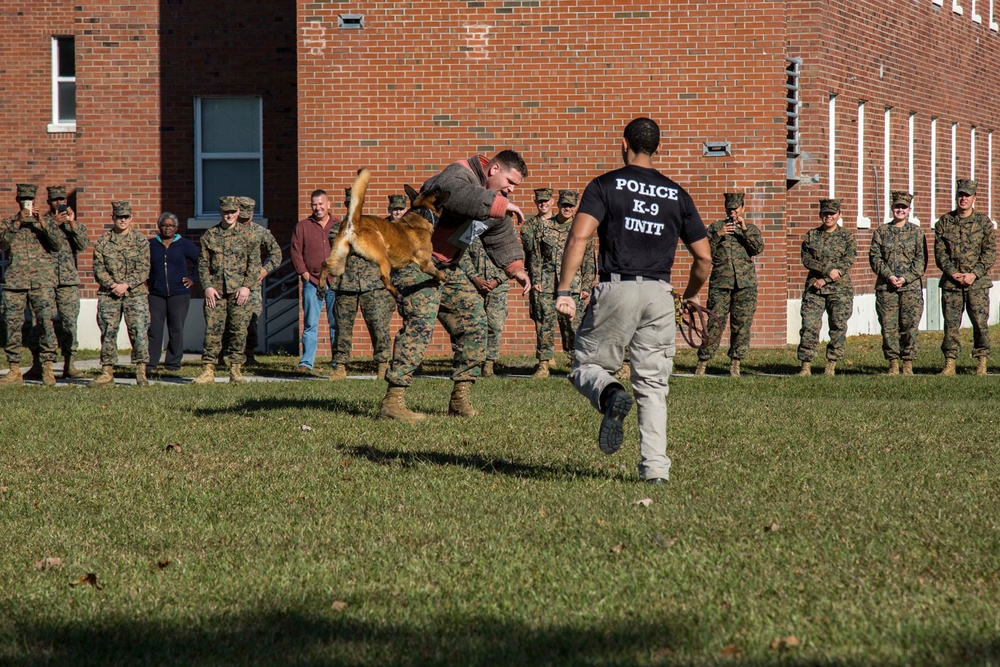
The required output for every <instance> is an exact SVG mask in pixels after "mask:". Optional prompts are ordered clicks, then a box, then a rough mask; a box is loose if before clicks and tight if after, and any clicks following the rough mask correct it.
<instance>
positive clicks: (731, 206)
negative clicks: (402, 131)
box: [723, 192, 743, 211]
mask: <svg viewBox="0 0 1000 667" xmlns="http://www.w3.org/2000/svg"><path fill="white" fill-rule="evenodd" d="M723 196H724V197H725V199H726V210H727V211H735V210H736V209H738V208H739V207H740V206H743V193H742V192H727V193H725V194H724V195H723Z"/></svg>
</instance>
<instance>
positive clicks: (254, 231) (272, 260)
mask: <svg viewBox="0 0 1000 667" xmlns="http://www.w3.org/2000/svg"><path fill="white" fill-rule="evenodd" d="M236 203H237V204H238V205H239V207H240V215H239V218H237V221H238V222H239V223H240V225H242V226H243V227H244V228H245V229H246V231H247V232H249V233H250V235H251V236H252V237H253V238H254V240H255V241H256V242H257V244H258V245H259V246H260V261H261V266H260V270H259V271H258V273H257V281H256V282H255V283H254V285H253V288H251V290H250V322H249V324H248V325H247V342H246V350H245V352H244V355H245V356H246V363H247V364H248V365H249V364H256V363H257V358H256V352H257V329H258V323H257V322H258V320H259V318H260V316H261V315H263V314H264V294H263V283H264V278H266V277H267V276H268V274H269V273H271V272H272V271H274V270H275V269H277V268H278V267H279V266H280V265H281V246H280V245H278V242H277V240H275V238H274V234H272V233H271V230H269V229H268V228H266V227H264V226H262V225H258V224H257V223H256V222H254V221H253V210H254V207H255V206H256V205H257V202H255V201H254V200H253V199H251V198H250V197H237V198H236Z"/></svg>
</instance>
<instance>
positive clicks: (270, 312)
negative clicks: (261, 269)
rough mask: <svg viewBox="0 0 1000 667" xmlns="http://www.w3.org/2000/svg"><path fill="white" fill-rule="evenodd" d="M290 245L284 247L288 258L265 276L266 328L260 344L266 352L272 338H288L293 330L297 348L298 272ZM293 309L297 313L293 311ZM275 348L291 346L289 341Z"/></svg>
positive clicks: (294, 342)
mask: <svg viewBox="0 0 1000 667" xmlns="http://www.w3.org/2000/svg"><path fill="white" fill-rule="evenodd" d="M290 251H291V244H288V245H285V246H282V247H281V256H282V257H285V258H286V259H285V260H284V261H283V262H282V263H281V264H280V265H278V268H276V269H275V270H274V271H272V272H271V273H270V274H269V275H268V276H267V277H266V278H264V285H263V287H262V293H261V297H262V298H263V300H264V313H263V315H262V316H261V317H262V318H263V320H264V324H263V326H264V331H263V336H261V338H262V340H261V343H262V344H263V346H264V351H265V352H271V348H272V345H271V341H272V340H274V339H275V338H277V337H279V336H281V337H285V338H287V337H288V336H287V334H288V332H289V331H292V335H291V341H292V345H295V346H296V349H295V350H293V353H294V352H296V351H297V345H298V339H299V317H298V311H299V275H298V274H297V273H295V268H294V267H293V266H292V260H291V252H290ZM293 311H294V314H295V316H294V317H291V316H290V313H292V312H293ZM275 347H282V348H283V347H291V345H288V344H287V343H283V344H280V345H276V346H275Z"/></svg>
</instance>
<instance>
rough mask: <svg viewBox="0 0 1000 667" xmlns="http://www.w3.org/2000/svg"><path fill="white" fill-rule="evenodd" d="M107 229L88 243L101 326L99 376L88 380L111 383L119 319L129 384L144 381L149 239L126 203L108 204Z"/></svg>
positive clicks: (93, 383)
mask: <svg viewBox="0 0 1000 667" xmlns="http://www.w3.org/2000/svg"><path fill="white" fill-rule="evenodd" d="M111 210H112V220H113V221H114V222H113V227H112V228H111V229H110V230H109V231H107V232H105V233H104V234H103V235H101V237H100V238H98V239H97V241H95V242H94V278H96V279H97V284H98V285H99V286H100V288H99V289H98V292H97V326H98V327H99V328H100V329H101V374H100V375H98V376H97V377H96V378H95V379H94V380H93V381H92V382H91V383H90V386H92V387H103V386H107V385H112V384H114V382H115V361H117V360H118V329H119V327H120V326H121V322H122V317H124V318H125V328H126V330H127V331H128V339H129V341H130V342H131V344H132V363H133V364H135V383H136V384H137V385H139V386H140V387H144V386H146V385H148V384H149V381H148V380H147V379H146V364H147V363H149V339H148V337H147V336H148V334H149V299H148V296H147V295H148V293H149V289H148V288H147V287H146V280H147V279H148V278H149V241H147V240H146V237H145V236H143V235H142V234H140V233H139V232H137V231H136V230H134V229H133V228H132V202H130V201H128V200H119V201H113V202H111Z"/></svg>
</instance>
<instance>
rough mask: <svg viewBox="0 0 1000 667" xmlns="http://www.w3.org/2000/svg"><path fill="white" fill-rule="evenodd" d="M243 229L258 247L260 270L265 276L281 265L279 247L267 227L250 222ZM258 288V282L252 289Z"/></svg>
mask: <svg viewBox="0 0 1000 667" xmlns="http://www.w3.org/2000/svg"><path fill="white" fill-rule="evenodd" d="M244 227H245V228H246V230H247V231H248V232H250V235H251V236H252V237H253V238H254V240H256V241H257V245H258V246H259V247H260V251H259V258H260V263H261V267H260V268H262V269H264V271H266V272H267V273H266V274H265V275H267V274H269V273H271V272H272V271H274V270H275V269H276V268H278V267H279V266H280V265H281V246H280V245H278V241H277V240H276V239H275V238H274V234H272V233H271V230H270V229H268V228H267V227H263V226H261V225H258V224H257V223H256V222H252V221H251V222H248V223H246V224H245V225H244ZM265 255H267V261H264V256H265ZM260 288H261V284H260V283H259V282H258V283H256V285H255V286H254V287H253V288H252V289H255V290H259V289H260Z"/></svg>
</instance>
